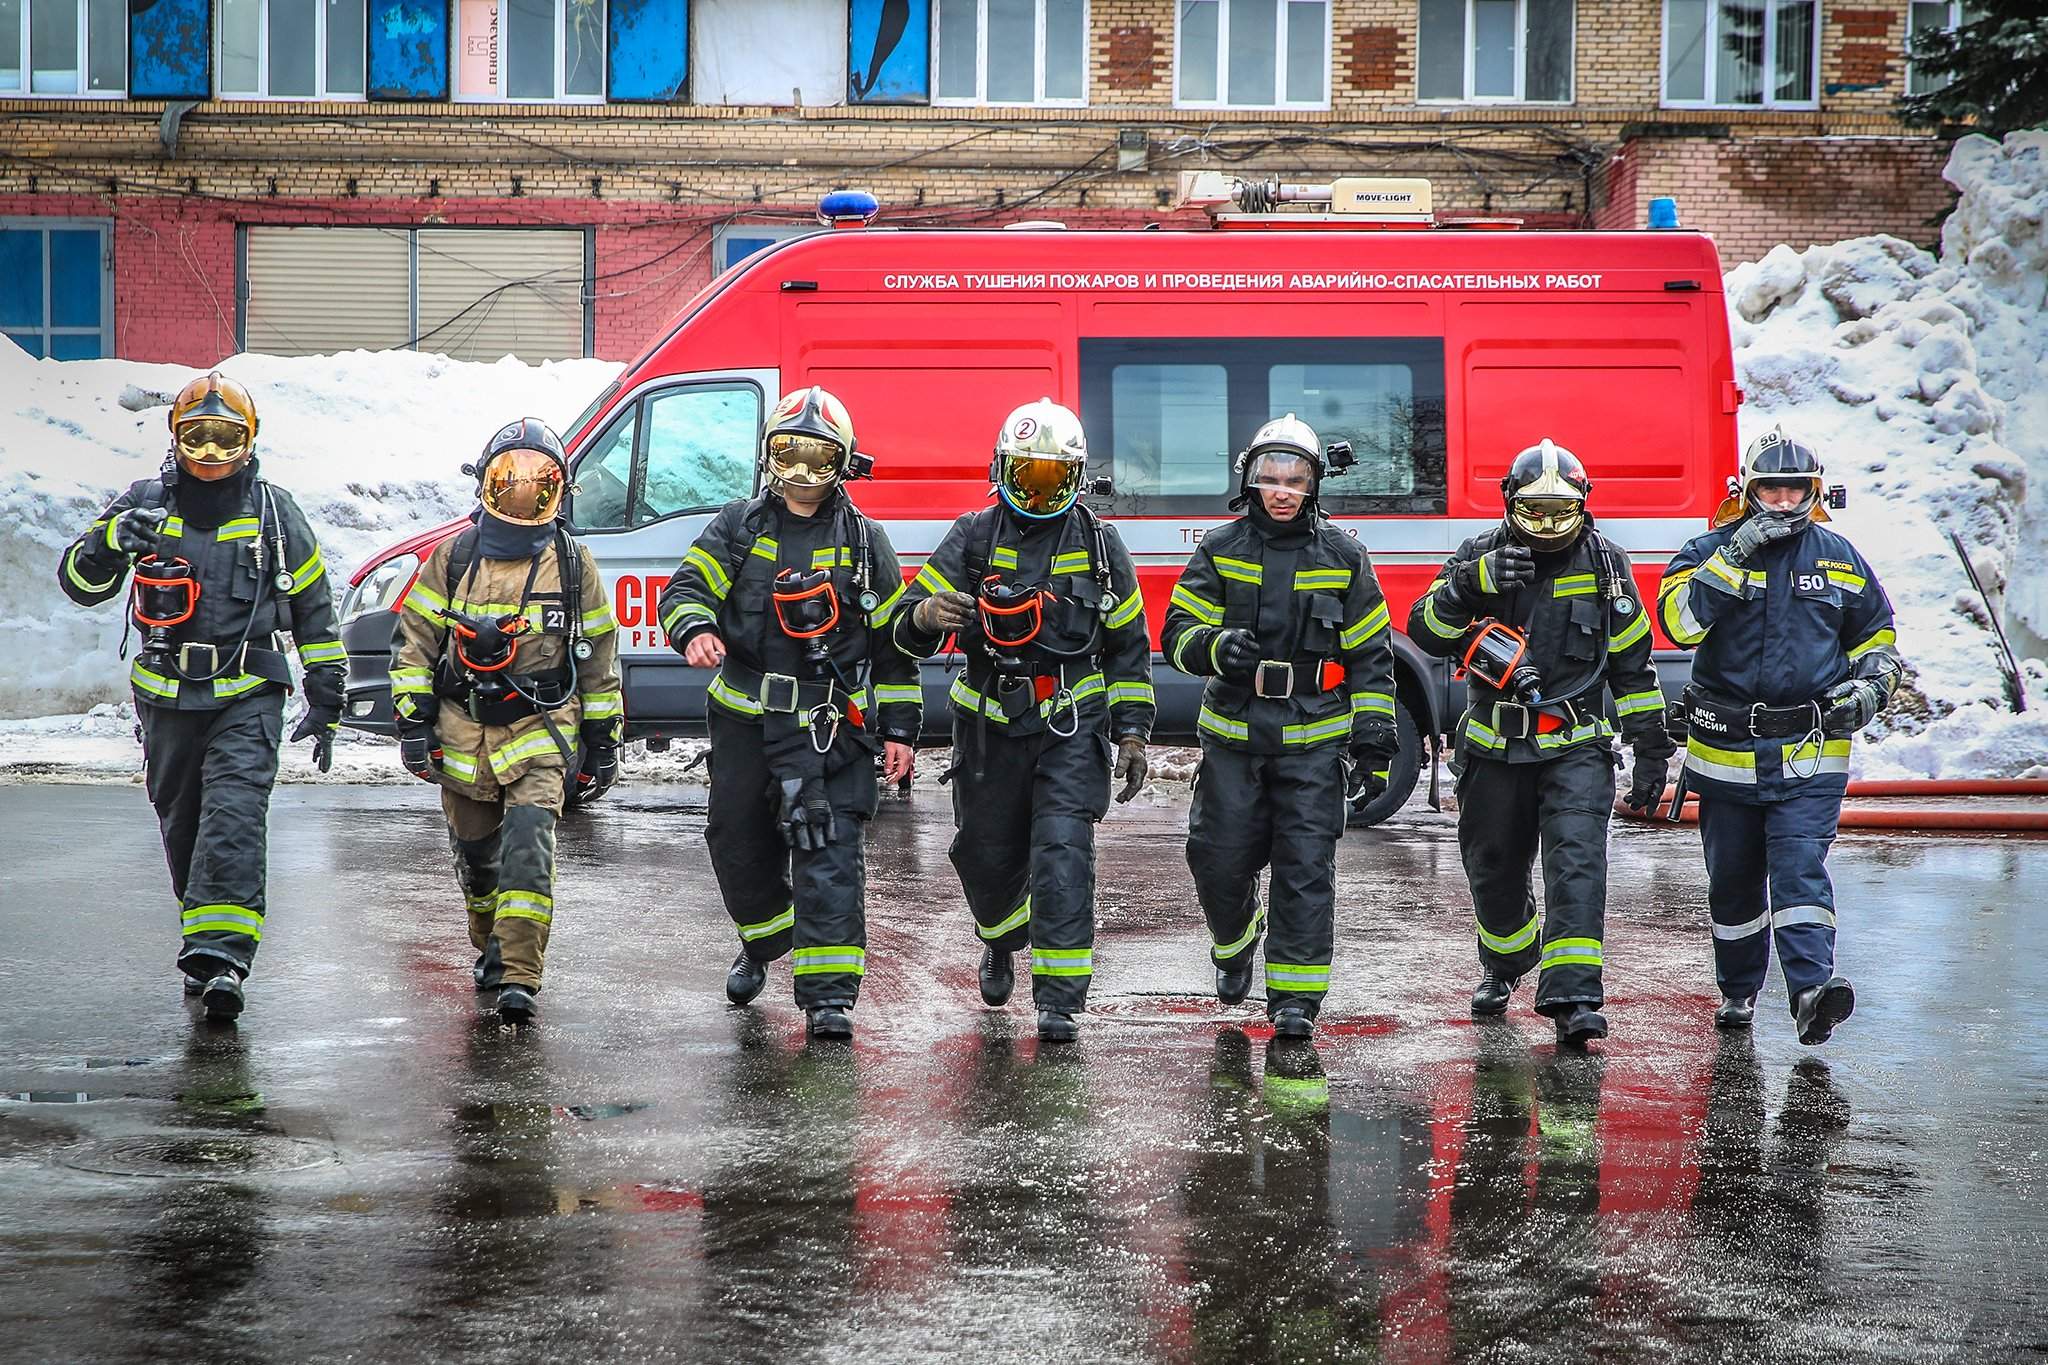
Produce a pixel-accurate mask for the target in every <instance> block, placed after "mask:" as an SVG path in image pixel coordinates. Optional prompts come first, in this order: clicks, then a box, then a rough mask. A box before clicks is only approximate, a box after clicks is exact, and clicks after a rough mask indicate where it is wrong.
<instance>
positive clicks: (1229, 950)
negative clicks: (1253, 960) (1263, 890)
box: [1216, 901, 1266, 962]
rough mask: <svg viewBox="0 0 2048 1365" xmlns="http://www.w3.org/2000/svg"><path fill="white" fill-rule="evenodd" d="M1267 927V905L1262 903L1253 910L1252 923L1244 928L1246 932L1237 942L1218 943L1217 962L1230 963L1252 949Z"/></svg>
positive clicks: (1238, 937) (1239, 936)
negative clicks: (1246, 950)
mask: <svg viewBox="0 0 2048 1365" xmlns="http://www.w3.org/2000/svg"><path fill="white" fill-rule="evenodd" d="M1265 927H1266V905H1265V902H1263V901H1261V902H1260V903H1259V904H1258V905H1256V906H1254V907H1253V908H1252V922H1251V923H1250V924H1247V925H1246V926H1245V927H1244V932H1243V933H1242V934H1239V935H1238V936H1237V938H1236V940H1235V941H1233V942H1230V943H1218V944H1217V945H1216V960H1217V961H1219V962H1228V961H1230V959H1231V958H1233V957H1236V956H1237V955H1238V954H1239V953H1241V952H1243V951H1244V950H1245V949H1247V948H1249V947H1251V946H1252V944H1254V943H1256V942H1258V939H1259V931H1260V930H1262V929H1264V928H1265Z"/></svg>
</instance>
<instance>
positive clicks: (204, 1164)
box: [59, 1133, 337, 1180]
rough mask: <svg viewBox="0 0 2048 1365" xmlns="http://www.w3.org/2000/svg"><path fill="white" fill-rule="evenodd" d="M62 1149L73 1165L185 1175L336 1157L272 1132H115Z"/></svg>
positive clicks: (296, 1167) (257, 1171)
mask: <svg viewBox="0 0 2048 1365" xmlns="http://www.w3.org/2000/svg"><path fill="white" fill-rule="evenodd" d="M59 1155H60V1159H61V1160H62V1161H63V1163H64V1164H65V1165H66V1166H70V1167H72V1168H73V1169H74V1170H80V1171H93V1172H96V1173H98V1174H101V1175H132V1176H148V1177H153V1178H160V1179H161V1178H168V1179H185V1180H208V1179H225V1178H228V1177H231V1176H245V1175H262V1174H270V1173H275V1172H280V1171H303V1170H308V1169H311V1168H312V1167H314V1166H324V1165H327V1164H328V1163H330V1162H333V1161H335V1160H336V1159H337V1158H336V1156H335V1153H334V1151H333V1149H332V1148H330V1147H326V1146H323V1145H322V1144H320V1143H317V1142H309V1141H307V1140H306V1139H304V1138H291V1137H279V1136H276V1135H273V1134H267V1133H248V1134H242V1133H206V1134H191V1135H180V1136H151V1137H126V1138H112V1139H109V1140H107V1141H104V1142H87V1143H82V1144H80V1145H79V1146H76V1147H71V1148H67V1149H66V1150H65V1151H63V1152H62V1153H60V1154H59Z"/></svg>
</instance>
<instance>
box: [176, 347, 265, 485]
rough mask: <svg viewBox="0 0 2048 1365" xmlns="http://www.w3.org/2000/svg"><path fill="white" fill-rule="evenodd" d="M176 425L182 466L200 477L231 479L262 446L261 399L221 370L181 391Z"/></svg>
mask: <svg viewBox="0 0 2048 1365" xmlns="http://www.w3.org/2000/svg"><path fill="white" fill-rule="evenodd" d="M170 424H171V443H172V447H173V449H174V451H175V453H176V454H177V457H178V466H179V468H181V469H183V470H184V471H185V472H186V473H187V474H190V475H191V476H192V477H193V478H195V479H202V480H205V481H207V482H212V481H213V480H215V479H225V478H227V477H228V476H229V475H231V474H233V473H234V472H235V471H236V470H238V469H240V468H241V467H242V466H243V464H245V463H246V462H247V461H248V459H249V455H250V453H251V452H252V451H253V450H254V449H255V446H256V402H255V400H254V399H252V398H251V397H250V396H249V391H248V390H247V389H245V388H243V387H242V386H241V385H240V384H237V383H236V382H235V381H234V380H232V379H229V378H228V377H227V376H226V375H224V374H221V373H219V372H218V371H215V372H214V373H212V374H206V375H202V376H200V377H199V378H197V379H195V380H193V381H192V382H191V383H189V384H187V385H186V386H185V387H184V388H182V389H180V390H178V396H177V397H176V398H174V399H172V400H171V414H170Z"/></svg>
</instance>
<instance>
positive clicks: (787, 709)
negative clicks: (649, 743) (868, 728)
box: [718, 654, 867, 726]
mask: <svg viewBox="0 0 2048 1365" xmlns="http://www.w3.org/2000/svg"><path fill="white" fill-rule="evenodd" d="M718 676H719V678H720V679H721V680H722V681H723V683H724V684H725V686H726V687H727V688H729V689H731V690H732V691H734V692H737V693H739V694H740V695H741V696H743V697H746V698H747V699H748V700H749V701H756V702H759V703H760V704H761V712H762V714H763V715H792V716H793V715H803V714H808V713H815V712H817V711H818V710H819V709H820V708H823V709H825V710H828V711H831V712H833V713H834V714H835V715H843V716H845V718H846V719H847V720H849V721H852V722H853V723H854V724H855V725H856V726H860V725H865V724H866V723H867V718H866V717H865V716H863V715H862V714H861V709H860V703H859V702H857V701H856V700H854V698H853V696H852V694H851V693H849V692H848V691H847V690H846V689H845V688H844V687H842V686H841V685H840V683H839V680H838V679H837V678H799V677H797V676H796V675H795V674H794V673H767V672H762V671H760V670H758V669H753V668H749V667H747V666H746V665H745V664H743V663H741V662H739V660H737V659H735V658H733V657H732V656H731V655H729V654H728V655H727V656H726V659H725V662H724V663H723V664H720V665H719V668H718Z"/></svg>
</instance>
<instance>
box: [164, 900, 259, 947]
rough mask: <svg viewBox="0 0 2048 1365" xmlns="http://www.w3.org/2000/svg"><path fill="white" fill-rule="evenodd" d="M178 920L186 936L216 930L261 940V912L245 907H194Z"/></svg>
mask: <svg viewBox="0 0 2048 1365" xmlns="http://www.w3.org/2000/svg"><path fill="white" fill-rule="evenodd" d="M178 919H179V922H180V925H181V927H182V929H183V931H184V932H185V933H186V934H203V933H206V932H208V931H209V930H217V931H221V932H225V933H230V934H242V935H245V936H247V937H249V938H252V939H255V940H257V941H258V942H261V941H262V939H263V912H262V911H260V910H254V909H251V908H250V907H248V906H246V905H195V906H193V907H192V908H191V909H190V910H187V911H185V912H184V913H182V914H181V915H179V916H178Z"/></svg>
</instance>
